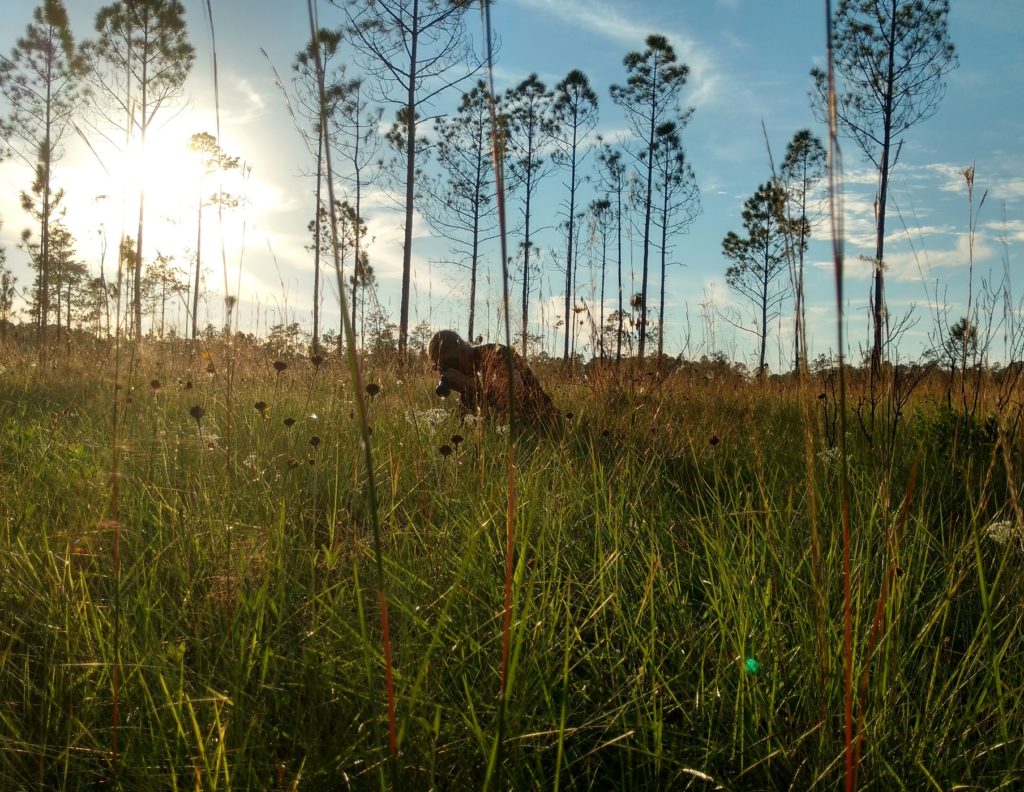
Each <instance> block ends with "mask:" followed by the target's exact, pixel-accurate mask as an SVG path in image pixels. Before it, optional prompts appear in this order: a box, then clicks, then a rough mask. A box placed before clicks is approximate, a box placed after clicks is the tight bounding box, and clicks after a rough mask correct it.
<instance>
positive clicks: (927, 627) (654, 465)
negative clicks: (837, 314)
mask: <svg viewBox="0 0 1024 792" xmlns="http://www.w3.org/2000/svg"><path fill="white" fill-rule="evenodd" d="M0 361H2V368H0V490H2V497H0V613H2V622H0V700H2V707H0V778H2V779H3V782H2V784H0V786H2V787H3V788H4V789H11V790H16V789H17V790H20V789H26V790H27V789H47V790H50V789H95V788H100V787H102V788H106V787H112V788H123V789H210V790H212V789H310V790H319V789H324V790H336V789H346V788H352V789H374V788H388V787H391V786H397V787H399V788H406V789H484V788H489V789H595V790H608V789H623V790H637V789H659V788H660V789H698V790H703V789H727V790H746V789H793V790H808V789H823V790H834V789H837V788H839V787H840V786H841V785H842V783H843V778H844V773H845V761H846V760H845V757H846V749H845V739H844V684H843V679H844V677H843V668H844V650H843V643H844V642H843V621H844V608H843V601H844V600H843V564H842V560H843V559H842V513H843V502H842V499H841V497H840V492H841V480H842V476H843V469H844V466H843V464H842V462H843V457H842V453H841V452H840V451H839V449H838V447H837V446H836V445H835V443H836V441H837V440H838V439H839V438H838V433H839V432H841V431H842V430H841V426H842V424H841V423H838V422H836V421H835V417H836V411H837V409H838V408H839V402H838V400H837V398H836V394H837V391H836V389H835V383H834V381H833V380H831V379H829V378H822V377H813V378H811V380H810V381H808V382H806V383H804V384H803V385H802V386H801V385H797V384H795V383H786V382H772V383H765V384H759V383H755V382H749V381H745V380H743V379H741V378H738V377H735V376H733V375H731V374H730V373H729V372H728V371H726V370H724V369H722V368H718V369H715V368H714V367H704V368H702V369H697V370H693V371H690V372H688V373H680V372H677V373H674V374H672V375H670V376H667V377H665V378H660V377H656V376H647V375H639V376H636V377H630V376H627V375H625V374H619V375H611V374H609V373H601V372H592V373H591V375H590V376H583V375H582V374H581V375H578V376H577V377H575V378H572V379H566V378H561V377H559V376H558V375H557V373H556V370H555V369H546V368H543V367H542V368H540V369H539V374H540V377H541V379H542V381H544V383H545V385H546V386H548V388H549V391H550V393H551V395H552V397H553V399H554V400H555V402H556V404H557V405H558V406H559V408H560V409H561V410H563V411H565V412H571V413H572V415H571V417H566V419H565V421H564V424H563V426H561V427H560V428H559V430H558V431H556V432H555V433H554V434H553V435H552V436H536V435H530V434H523V435H519V436H516V435H510V434H509V433H508V432H505V431H503V430H502V427H500V426H497V425H494V424H468V425H463V424H461V423H460V422H459V421H458V420H457V418H456V417H454V415H455V411H454V405H453V404H452V403H451V400H449V401H448V402H442V401H441V400H439V399H438V398H436V397H435V396H434V394H433V386H434V384H435V381H434V379H433V378H432V377H431V375H430V372H429V371H428V370H427V367H426V366H425V365H422V364H421V365H420V366H419V367H418V368H414V369H413V370H412V371H407V372H398V371H397V370H395V369H391V368H386V367H376V366H375V365H374V364H373V363H372V362H369V363H367V366H366V381H367V382H372V383H374V384H377V385H379V387H380V392H379V393H378V394H376V395H375V396H374V397H373V398H372V399H370V400H369V402H368V409H369V418H370V425H371V427H372V430H373V444H372V445H373V453H374V462H375V471H374V476H375V480H376V485H377V491H378V495H379V498H380V504H379V516H380V525H381V529H382V530H381V536H382V541H381V547H380V549H381V551H382V558H383V568H384V581H383V583H384V587H385V590H386V594H387V601H388V607H389V619H388V630H389V639H390V641H389V646H390V650H391V661H392V666H393V674H394V700H395V705H396V706H395V732H394V738H395V740H396V747H397V759H395V760H393V761H389V760H388V755H389V725H388V707H387V697H386V695H385V662H384V650H383V646H384V644H383V642H382V627H383V624H382V620H381V618H380V615H379V614H380V611H379V610H378V607H377V586H378V581H377V578H376V568H375V563H374V542H373V533H372V531H371V527H370V522H369V519H368V517H369V512H368V507H367V505H366V504H367V501H366V499H365V497H364V496H365V491H366V489H367V472H366V469H365V467H364V465H363V456H362V450H361V446H360V440H359V428H358V423H357V417H356V416H357V411H356V410H355V405H354V402H353V389H352V386H351V385H350V384H349V383H348V373H347V372H348V369H347V368H346V366H345V365H344V364H343V362H342V361H338V360H335V359H333V358H331V359H329V360H327V361H326V362H325V363H324V364H323V365H321V366H319V367H315V366H313V365H312V364H311V363H310V362H309V360H308V359H303V358H298V357H296V358H289V359H287V360H285V361H283V362H286V363H287V367H286V368H284V369H283V370H280V371H279V370H277V369H276V368H275V367H274V365H273V362H274V359H273V358H272V357H268V356H265V355H263V354H260V353H259V352H258V351H255V350H243V349H236V350H234V352H232V353H231V354H229V353H228V351H227V350H224V349H219V348H216V347H211V348H210V350H209V352H208V354H207V356H206V358H205V359H202V360H196V361H194V362H191V363H190V362H189V360H188V357H187V355H178V354H173V353H171V352H169V351H161V350H158V349H149V350H144V351H142V352H140V353H139V356H138V358H137V359H136V360H134V362H133V361H132V360H131V359H130V358H129V357H128V356H127V353H124V355H123V357H122V361H121V363H120V364H119V366H120V368H119V370H120V378H119V382H120V385H121V387H120V388H119V389H117V390H116V391H115V388H114V381H115V364H114V359H113V357H112V355H109V354H107V353H104V354H99V353H95V352H86V351H78V352H75V353H74V354H72V355H71V356H70V358H68V357H66V356H64V355H63V354H61V355H59V356H57V357H55V359H54V360H53V361H52V362H51V363H49V364H46V365H37V364H36V363H34V358H33V357H32V355H31V353H29V352H24V353H23V352H20V351H18V350H14V349H6V350H5V351H4V352H3V356H2V357H0ZM207 368H210V369H211V371H207ZM858 387H859V386H858V385H856V384H854V386H853V387H852V390H851V393H850V405H851V409H850V414H849V416H848V419H849V422H848V425H847V430H846V434H847V445H848V451H847V455H846V459H847V462H848V470H849V503H848V507H849V517H850V527H851V532H850V535H851V544H850V548H851V578H850V579H851V609H850V612H849V615H850V617H851V619H852V655H851V657H852V664H853V666H852V678H853V695H852V707H853V712H854V718H855V723H854V725H855V729H854V731H855V734H856V735H858V736H859V737H858V739H857V740H856V751H857V754H858V762H857V765H858V782H859V786H860V788H863V789H879V790H892V789H914V790H917V789H936V790H946V789H985V790H992V789H1019V788H1021V786H1020V785H1021V784H1022V783H1024V754H1022V752H1024V736H1022V735H1024V652H1022V651H1021V649H1020V647H1021V644H1022V639H1024V607H1022V594H1024V564H1022V560H1024V555H1022V553H1024V550H1022V547H1024V546H1022V539H1021V534H1020V532H1019V529H1015V528H1014V527H1013V526H1014V525H1018V524H1019V515H1018V514H1017V512H1016V509H1017V508H1019V507H1018V505H1017V504H1018V498H1019V495H1020V488H1019V487H1020V473H1019V466H1020V463H1021V443H1022V438H1021V430H1020V428H1019V426H1018V422H1019V420H1020V418H1021V413H1020V409H1021V405H1020V396H1019V393H1016V392H1013V391H1008V390H1007V389H1006V386H1005V384H1000V383H998V382H995V381H988V380H986V381H985V382H983V383H982V384H981V391H980V394H979V397H980V398H979V402H978V405H979V406H978V407H977V408H976V409H968V410H965V409H963V407H962V406H961V407H959V408H958V407H957V404H959V403H960V401H959V394H960V390H959V386H955V387H954V392H955V393H956V394H957V397H956V398H954V399H953V400H952V401H951V402H950V401H947V397H946V379H945V378H944V376H943V375H934V376H933V377H932V378H930V379H928V380H926V381H925V382H923V383H922V384H921V385H920V386H919V387H918V388H917V390H916V391H915V392H914V393H912V394H911V396H910V398H909V400H908V401H907V402H906V403H905V404H903V403H900V404H899V405H898V406H899V409H900V411H899V413H898V414H897V412H896V408H894V407H893V406H892V405H891V403H887V402H882V403H880V404H879V405H878V408H877V410H876V414H875V417H874V429H873V430H871V426H872V423H871V419H870V416H869V414H868V413H869V411H868V409H867V408H866V406H865V402H864V401H863V399H862V395H861V394H860V391H859V390H858ZM115 393H116V396H117V407H116V416H117V421H116V431H115V421H114V417H115V408H114V397H115ZM950 405H952V406H950ZM858 414H859V416H860V417H858ZM894 416H895V417H896V418H894ZM897 418H898V419H897ZM894 420H896V424H895V427H893V425H892V424H893V421H894ZM862 427H866V428H867V429H868V431H865V430H864V429H863V428H862ZM455 435H458V436H459V437H458V438H457V437H454V436H455ZM512 443H514V452H515V455H514V460H515V466H514V494H515V497H514V501H513V502H512V504H511V505H512V508H513V510H514V511H513V513H514V525H515V547H514V551H515V555H514V577H513V579H512V584H513V585H512V593H513V608H512V619H511V628H510V633H509V638H510V659H509V672H508V680H507V684H508V692H507V699H506V704H505V706H504V707H499V690H500V684H501V672H502V642H503V629H502V615H503V599H504V587H505V552H506V513H507V510H508V509H509V506H510V498H509V492H510V490H509V459H510V455H509V447H510V444H512ZM115 701H116V711H115Z"/></svg>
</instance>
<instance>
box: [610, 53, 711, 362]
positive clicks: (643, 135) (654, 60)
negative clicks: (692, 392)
mask: <svg viewBox="0 0 1024 792" xmlns="http://www.w3.org/2000/svg"><path fill="white" fill-rule="evenodd" d="M646 44H647V48H646V49H645V50H644V51H643V52H642V53H641V52H630V53H629V54H628V55H626V57H625V58H624V59H623V65H625V67H626V71H627V73H628V74H629V77H628V79H627V80H626V84H625V85H613V86H612V87H611V95H612V101H613V102H615V104H617V105H619V106H620V107H621V108H622V109H623V110H624V111H625V112H626V116H627V117H628V119H629V121H630V124H631V125H632V127H633V129H634V131H635V132H636V134H637V136H638V139H639V141H640V149H639V151H637V152H634V154H635V157H636V160H637V162H636V167H637V173H638V175H639V177H640V179H641V182H642V185H643V190H644V198H643V204H642V206H643V212H644V226H643V229H644V230H643V239H642V242H641V244H642V249H643V274H642V281H641V287H640V296H641V301H642V304H643V305H644V306H645V308H644V310H642V311H641V312H640V320H639V321H640V327H639V341H638V344H637V355H638V357H639V358H640V360H641V361H643V359H644V351H645V347H646V341H647V335H648V333H647V310H646V306H647V304H648V301H647V294H648V288H647V286H648V273H649V264H650V252H651V215H652V212H653V192H654V157H655V152H656V150H657V145H658V132H657V131H658V128H659V127H660V126H661V125H662V124H664V123H666V122H669V121H672V122H675V123H676V124H677V126H678V128H679V129H680V130H682V128H683V127H684V126H685V125H686V123H687V121H688V120H689V117H690V113H691V111H687V112H686V113H681V112H680V109H679V92H680V91H681V90H682V87H683V85H685V84H686V78H687V76H688V75H689V71H690V70H689V67H687V66H686V65H685V64H682V63H676V53H675V50H673V49H672V46H671V45H670V44H669V43H668V39H666V38H665V37H664V36H659V35H651V36H648V37H647V41H646Z"/></svg>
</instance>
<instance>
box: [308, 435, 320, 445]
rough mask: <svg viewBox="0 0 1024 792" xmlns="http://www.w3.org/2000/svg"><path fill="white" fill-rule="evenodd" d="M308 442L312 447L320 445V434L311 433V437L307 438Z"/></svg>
mask: <svg viewBox="0 0 1024 792" xmlns="http://www.w3.org/2000/svg"><path fill="white" fill-rule="evenodd" d="M309 444H310V445H311V446H313V448H316V447H317V446H319V445H320V436H319V435H313V436H312V437H311V438H309Z"/></svg>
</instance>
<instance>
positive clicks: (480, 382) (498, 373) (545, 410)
mask: <svg viewBox="0 0 1024 792" xmlns="http://www.w3.org/2000/svg"><path fill="white" fill-rule="evenodd" d="M506 349H507V348H506V347H504V346H502V345H500V344H484V345H483V346H478V347H474V348H473V353H474V355H473V357H474V361H473V373H474V375H475V377H474V383H473V386H472V387H470V388H467V389H466V390H464V391H463V392H462V406H463V409H464V410H466V411H467V412H470V413H473V414H476V413H477V411H479V412H480V414H482V415H487V414H489V413H495V414H499V415H502V416H504V417H506V418H507V417H508V414H509V409H508V397H509V392H508V361H507V359H506ZM511 354H512V376H513V380H512V383H513V388H514V391H513V392H514V399H515V410H516V418H517V419H522V420H523V421H525V422H526V423H528V424H551V423H552V422H553V421H554V419H555V416H556V412H555V407H554V405H553V404H552V403H551V399H550V398H549V397H548V395H547V394H546V393H545V392H544V389H543V388H542V387H541V384H540V382H538V381H537V377H536V376H535V375H534V373H533V372H532V371H531V370H530V367H529V366H527V365H526V363H525V362H524V361H523V359H522V358H521V357H519V355H517V354H516V353H515V352H512V353H511Z"/></svg>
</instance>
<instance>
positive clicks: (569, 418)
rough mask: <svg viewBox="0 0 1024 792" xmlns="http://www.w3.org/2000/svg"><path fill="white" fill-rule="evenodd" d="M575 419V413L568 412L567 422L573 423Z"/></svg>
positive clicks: (566, 415)
mask: <svg viewBox="0 0 1024 792" xmlns="http://www.w3.org/2000/svg"><path fill="white" fill-rule="evenodd" d="M574 417H575V415H573V413H571V412H567V413H566V414H565V420H567V421H571V420H572V419H573V418H574Z"/></svg>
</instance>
